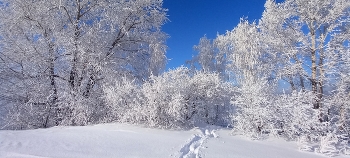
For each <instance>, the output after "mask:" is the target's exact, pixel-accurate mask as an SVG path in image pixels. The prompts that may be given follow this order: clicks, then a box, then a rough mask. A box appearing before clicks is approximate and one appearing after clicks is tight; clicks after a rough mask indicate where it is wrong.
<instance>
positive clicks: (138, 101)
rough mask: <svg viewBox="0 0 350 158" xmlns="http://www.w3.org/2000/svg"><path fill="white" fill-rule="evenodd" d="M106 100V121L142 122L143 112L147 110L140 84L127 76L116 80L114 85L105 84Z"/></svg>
mask: <svg viewBox="0 0 350 158" xmlns="http://www.w3.org/2000/svg"><path fill="white" fill-rule="evenodd" d="M103 89H104V93H105V97H104V99H105V102H106V105H107V107H106V108H107V110H106V115H105V116H103V121H104V122H113V121H120V122H142V121H144V118H143V116H144V115H143V114H142V113H143V112H145V111H147V110H146V109H144V107H142V106H143V94H142V93H141V89H140V86H139V85H137V84H136V83H135V80H131V79H129V78H127V77H122V78H121V80H120V81H115V84H113V85H112V86H105V87H104V88H103Z"/></svg>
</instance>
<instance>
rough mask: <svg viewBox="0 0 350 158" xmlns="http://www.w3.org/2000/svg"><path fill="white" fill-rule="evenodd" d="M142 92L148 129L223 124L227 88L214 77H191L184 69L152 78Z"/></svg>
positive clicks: (200, 75) (228, 91)
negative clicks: (150, 127)
mask: <svg viewBox="0 0 350 158" xmlns="http://www.w3.org/2000/svg"><path fill="white" fill-rule="evenodd" d="M142 92H143V94H144V96H145V106H146V107H145V108H146V109H147V110H148V115H147V117H148V121H149V125H151V126H158V127H165V128H177V127H191V126H194V125H201V124H220V123H223V122H225V121H224V120H225V116H223V115H225V112H226V111H227V109H228V107H229V98H230V85H229V84H225V83H223V82H222V81H221V80H220V77H219V75H218V74H213V73H203V72H195V74H193V76H192V75H191V74H190V71H189V70H188V69H187V68H184V67H181V68H178V69H175V70H171V71H169V72H166V73H164V74H163V75H161V76H158V77H156V76H152V77H151V79H150V81H149V82H147V83H145V84H144V85H143V87H142ZM225 108H227V109H226V110H225ZM227 116H228V114H227V112H226V118H227ZM226 122H227V121H226Z"/></svg>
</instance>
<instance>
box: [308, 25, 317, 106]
mask: <svg viewBox="0 0 350 158" xmlns="http://www.w3.org/2000/svg"><path fill="white" fill-rule="evenodd" d="M311 25H312V26H311V27H309V29H310V33H311V63H312V66H311V85H312V92H313V93H314V94H315V95H318V91H317V78H316V76H317V65H316V32H315V30H314V28H313V22H312V23H311ZM313 106H314V107H313V108H314V109H318V108H319V104H318V99H317V98H315V99H314V102H313Z"/></svg>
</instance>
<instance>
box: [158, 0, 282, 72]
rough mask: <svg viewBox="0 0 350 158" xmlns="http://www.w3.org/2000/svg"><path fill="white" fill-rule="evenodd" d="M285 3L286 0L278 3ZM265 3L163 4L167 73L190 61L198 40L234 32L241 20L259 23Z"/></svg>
mask: <svg viewBox="0 0 350 158" xmlns="http://www.w3.org/2000/svg"><path fill="white" fill-rule="evenodd" d="M276 1H277V2H282V1H283V0H276ZM265 2H266V1H265V0H164V1H163V7H164V8H167V9H168V10H169V11H168V18H169V20H170V21H169V22H167V23H166V24H165V25H164V26H163V31H164V32H166V33H167V34H168V35H169V36H170V38H169V39H168V40H167V45H168V47H169V48H168V51H167V57H168V59H170V60H169V61H168V64H167V67H166V69H169V68H175V67H179V66H181V65H184V64H185V61H186V60H190V59H191V58H192V56H193V55H195V53H196V52H195V51H194V50H193V46H194V45H197V44H198V42H199V39H200V38H201V37H203V36H204V35H206V36H207V37H208V38H210V39H214V38H215V37H216V35H217V33H219V34H223V33H225V32H226V31H227V30H232V29H233V28H234V27H235V26H236V25H237V24H238V22H239V20H240V18H241V17H248V19H249V20H250V21H254V20H258V19H260V18H261V15H262V13H263V11H264V4H265Z"/></svg>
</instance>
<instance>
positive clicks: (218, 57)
mask: <svg viewBox="0 0 350 158" xmlns="http://www.w3.org/2000/svg"><path fill="white" fill-rule="evenodd" d="M193 48H194V50H196V51H197V52H198V55H196V56H195V57H194V58H193V59H192V60H191V61H189V62H190V64H192V65H195V64H196V63H198V64H199V66H200V69H201V70H202V71H204V72H216V73H219V74H220V75H221V76H222V77H223V79H226V78H227V77H226V66H227V62H226V54H225V52H223V51H219V49H218V48H217V44H216V41H213V40H210V39H208V38H207V37H206V36H204V37H202V38H201V39H200V40H199V44H198V45H196V46H194V47H193Z"/></svg>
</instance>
